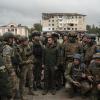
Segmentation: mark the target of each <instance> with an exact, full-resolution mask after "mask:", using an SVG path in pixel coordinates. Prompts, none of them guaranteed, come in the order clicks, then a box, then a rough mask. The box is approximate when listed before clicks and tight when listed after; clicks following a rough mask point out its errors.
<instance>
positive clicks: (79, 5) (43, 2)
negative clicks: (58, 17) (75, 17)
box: [0, 0, 100, 26]
mask: <svg viewBox="0 0 100 100" xmlns="http://www.w3.org/2000/svg"><path fill="white" fill-rule="evenodd" d="M42 12H52V13H53V12H54V13H55V12H58V13H60V12H61V13H62V12H65V13H80V14H85V15H87V17H86V22H87V24H96V25H99V24H100V0H0V25H6V24H8V23H10V22H16V23H17V24H20V23H21V24H22V25H29V26H31V25H33V23H36V22H40V20H41V16H42V15H41V13H42Z"/></svg>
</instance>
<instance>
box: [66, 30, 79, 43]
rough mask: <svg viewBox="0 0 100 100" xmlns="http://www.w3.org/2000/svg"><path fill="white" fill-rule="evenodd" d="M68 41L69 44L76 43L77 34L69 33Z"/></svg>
mask: <svg viewBox="0 0 100 100" xmlns="http://www.w3.org/2000/svg"><path fill="white" fill-rule="evenodd" d="M68 39H69V42H71V43H75V42H76V40H77V33H76V32H74V31H71V32H69V33H68Z"/></svg>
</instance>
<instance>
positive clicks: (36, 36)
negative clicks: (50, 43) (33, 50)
mask: <svg viewBox="0 0 100 100" xmlns="http://www.w3.org/2000/svg"><path fill="white" fill-rule="evenodd" d="M40 35H41V33H39V32H34V33H32V41H39V40H40Z"/></svg>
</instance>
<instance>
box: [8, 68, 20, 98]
mask: <svg viewBox="0 0 100 100" xmlns="http://www.w3.org/2000/svg"><path fill="white" fill-rule="evenodd" d="M8 75H9V76H8V77H9V81H10V84H9V85H10V86H11V89H10V90H11V91H10V93H11V97H12V98H14V97H15V96H16V93H17V92H18V90H19V79H18V78H17V75H16V73H15V70H14V68H10V69H8Z"/></svg>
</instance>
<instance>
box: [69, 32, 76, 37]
mask: <svg viewBox="0 0 100 100" xmlns="http://www.w3.org/2000/svg"><path fill="white" fill-rule="evenodd" d="M68 36H69V37H77V33H76V32H74V31H71V32H69V33H68Z"/></svg>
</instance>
